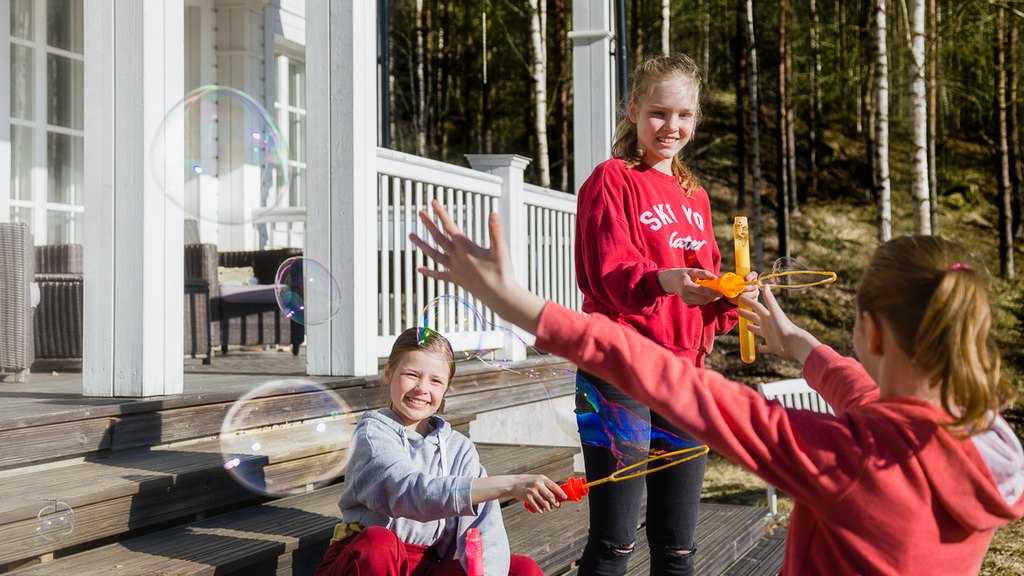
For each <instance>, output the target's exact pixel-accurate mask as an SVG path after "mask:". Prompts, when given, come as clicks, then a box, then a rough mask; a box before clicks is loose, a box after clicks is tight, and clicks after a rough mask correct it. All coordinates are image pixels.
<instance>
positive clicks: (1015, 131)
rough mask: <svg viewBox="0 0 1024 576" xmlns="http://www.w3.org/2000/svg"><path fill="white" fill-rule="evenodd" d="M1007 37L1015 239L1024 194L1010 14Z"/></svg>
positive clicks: (1014, 25) (1015, 25)
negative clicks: (1008, 36) (1008, 34)
mask: <svg viewBox="0 0 1024 576" xmlns="http://www.w3.org/2000/svg"><path fill="white" fill-rule="evenodd" d="M1009 27H1010V31H1009V32H1010V38H1009V41H1008V42H1007V46H1008V49H1007V61H1006V64H1007V66H1006V86H1007V95H1006V99H1007V102H1006V106H1007V116H1006V120H1007V127H1006V129H1007V134H1006V137H1007V142H1006V145H1007V149H1008V151H1009V158H1010V188H1011V199H1012V204H1011V208H1012V210H1011V213H1012V214H1011V219H1010V220H1011V223H1012V224H1011V227H1012V231H1013V232H1012V233H1013V236H1014V238H1016V237H1018V235H1019V234H1020V232H1021V210H1022V209H1024V191H1022V190H1021V180H1022V179H1024V174H1021V170H1022V168H1024V167H1022V166H1021V156H1020V125H1019V120H1020V117H1019V110H1020V109H1019V107H1018V105H1019V96H1018V94H1019V90H1018V87H1017V84H1018V81H1019V78H1020V70H1019V69H1018V66H1019V65H1020V44H1019V42H1020V27H1019V18H1018V17H1014V16H1012V15H1011V18H1010V21H1009Z"/></svg>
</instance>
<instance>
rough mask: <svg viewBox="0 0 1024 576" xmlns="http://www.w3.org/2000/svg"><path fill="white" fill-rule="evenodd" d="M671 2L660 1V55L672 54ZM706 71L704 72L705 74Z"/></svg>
mask: <svg viewBox="0 0 1024 576" xmlns="http://www.w3.org/2000/svg"><path fill="white" fill-rule="evenodd" d="M671 4H672V2H671V0H661V54H662V55H663V56H668V55H669V54H670V53H671V52H672V45H671V44H672V42H671V36H670V34H669V32H671V28H670V26H669V24H670V23H671V22H672V10H671ZM706 73H707V71H706V70H705V74H706Z"/></svg>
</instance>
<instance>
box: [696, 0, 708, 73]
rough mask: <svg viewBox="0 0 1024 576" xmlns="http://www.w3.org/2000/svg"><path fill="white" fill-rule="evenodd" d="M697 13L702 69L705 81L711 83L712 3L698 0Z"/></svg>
mask: <svg viewBox="0 0 1024 576" xmlns="http://www.w3.org/2000/svg"><path fill="white" fill-rule="evenodd" d="M697 13H698V14H700V29H701V34H700V69H701V70H703V71H704V80H705V81H706V82H708V83H709V84H710V83H711V3H710V2H708V1H707V0H698V2H697Z"/></svg>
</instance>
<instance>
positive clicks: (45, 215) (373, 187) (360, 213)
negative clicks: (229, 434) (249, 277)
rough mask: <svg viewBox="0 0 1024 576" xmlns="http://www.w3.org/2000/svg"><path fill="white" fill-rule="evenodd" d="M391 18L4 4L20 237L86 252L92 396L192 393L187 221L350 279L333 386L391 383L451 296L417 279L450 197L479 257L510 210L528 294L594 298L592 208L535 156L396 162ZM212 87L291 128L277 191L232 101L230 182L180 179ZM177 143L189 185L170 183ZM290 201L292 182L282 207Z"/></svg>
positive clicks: (9, 166) (313, 334)
mask: <svg viewBox="0 0 1024 576" xmlns="http://www.w3.org/2000/svg"><path fill="white" fill-rule="evenodd" d="M609 3H610V0H574V4H573V14H574V22H573V28H574V30H573V32H571V33H570V37H571V38H572V40H573V50H574V55H573V59H574V75H575V78H576V84H575V94H574V103H575V114H576V125H577V126H587V127H588V128H589V129H590V130H591V133H590V134H588V136H587V137H585V138H582V137H579V136H577V137H576V138H575V141H576V149H575V162H576V169H575V173H576V174H577V178H582V177H584V176H585V175H586V174H587V173H588V172H589V169H590V168H591V167H592V166H593V165H595V164H597V162H599V161H600V160H602V159H604V158H605V157H607V154H608V150H609V149H610V135H611V130H612V127H613V126H612V121H613V119H614V102H613V100H612V97H611V86H612V78H611V74H612V66H611V63H612V60H611V58H612V55H611V49H612V42H611V37H612V33H611V30H612V26H611V17H610V15H611V8H610V5H609ZM376 18H377V7H376V2H371V1H369V0H366V1H362V0H342V1H337V0H335V1H329V0H306V1H303V0H146V1H141V0H0V84H2V85H3V86H6V87H7V89H0V182H2V183H9V185H7V186H2V185H0V221H6V220H12V221H22V222H28V223H29V224H30V225H31V228H32V231H33V234H34V238H35V242H36V243H37V244H48V243H82V244H84V247H85V261H86V265H85V280H84V286H85V288H84V292H85V351H84V359H83V360H84V367H83V380H84V390H83V392H84V393H85V394H86V395H92V396H153V395H161V394H173V393H178V392H180V391H181V390H182V379H183V375H182V373H183V369H182V355H183V353H182V333H181V331H182V321H181V318H182V298H181V289H180V286H181V285H182V281H183V279H182V250H181V246H182V241H183V239H182V234H183V233H182V228H183V225H182V222H183V219H184V218H183V216H186V215H192V216H198V219H199V221H200V236H201V238H202V240H203V241H204V242H212V243H216V244H217V245H218V246H219V247H220V248H221V249H226V250H231V249H258V248H263V247H268V246H284V245H288V246H297V247H301V248H303V249H304V251H305V255H306V256H308V257H310V258H314V259H316V260H318V261H320V262H322V263H324V264H325V265H326V266H327V267H328V268H329V269H330V271H331V272H332V274H333V275H334V277H335V278H336V279H337V280H338V282H339V284H340V286H341V292H342V294H343V295H344V299H343V302H342V306H343V309H342V311H341V313H340V314H338V315H337V316H336V317H334V318H333V319H332V320H331V321H329V322H327V323H325V324H323V325H319V326H310V327H309V329H308V332H307V371H308V373H309V374H311V375H312V374H316V375H346V374H347V375H361V374H368V373H372V372H374V371H376V369H377V358H378V356H379V355H380V354H381V350H386V348H387V347H389V346H390V341H391V339H393V337H394V334H395V333H396V332H395V329H396V328H397V327H399V326H400V325H401V323H402V322H406V321H409V320H410V318H412V317H414V316H413V315H412V314H411V312H410V311H414V310H418V308H416V306H420V307H422V303H423V302H424V300H427V301H429V298H430V297H432V296H436V295H440V294H442V293H444V292H443V289H442V287H438V286H434V285H433V284H431V283H429V282H428V283H427V284H426V285H424V283H423V280H422V279H419V280H415V281H413V280H407V281H405V282H406V285H404V286H402V285H399V284H400V283H398V282H396V281H395V279H397V278H399V277H402V278H409V277H411V276H413V275H412V274H409V273H406V272H405V271H406V270H411V269H412V267H413V266H414V265H415V264H416V262H417V261H416V260H415V258H414V256H413V255H411V250H410V249H409V247H408V246H407V245H406V244H407V243H406V242H405V241H404V233H405V232H406V231H408V230H411V229H413V228H414V227H415V226H416V224H415V219H414V218H413V217H412V216H413V214H414V212H415V210H416V208H417V207H419V206H421V205H423V203H426V202H428V201H429V199H431V198H441V199H443V200H444V201H445V202H448V203H449V204H452V205H457V206H460V207H461V208H459V210H460V214H462V218H463V222H464V224H465V225H466V226H468V227H469V228H470V230H471V231H472V232H473V233H474V234H475V235H476V236H477V237H479V238H483V237H484V235H485V234H486V233H485V231H484V229H483V227H482V226H481V223H482V221H483V218H484V217H485V216H486V213H487V212H488V211H491V210H496V211H499V212H502V213H503V215H504V216H505V218H506V219H507V220H509V226H508V234H509V236H510V239H511V240H512V241H511V242H510V244H511V245H512V246H513V253H514V256H515V258H516V263H517V272H518V273H519V274H520V275H521V276H522V277H523V280H524V282H528V283H529V285H530V287H531V288H532V289H535V290H537V291H540V292H542V293H544V294H545V295H546V296H548V297H552V298H558V299H560V300H564V301H567V302H570V303H571V301H572V298H575V283H574V281H573V280H572V277H571V276H570V274H571V265H569V263H571V236H572V227H571V224H572V217H573V215H574V213H575V208H574V200H573V199H572V197H571V196H569V195H564V194H560V193H556V192H553V191H547V190H543V189H539V188H536V187H532V186H529V185H523V184H522V169H523V167H524V166H525V165H526V164H525V162H528V159H525V158H522V157H518V156H515V155H511V154H509V155H501V156H491V157H474V158H471V159H470V161H471V164H472V165H473V166H474V168H477V169H478V170H467V169H464V168H459V167H455V166H447V165H443V164H440V163H437V162H433V161H429V160H426V159H418V158H414V157H411V156H408V155H404V154H399V153H395V152H391V151H388V150H383V149H378V147H377V146H376V142H377V118H378V104H377V103H378V97H377V81H376V79H377V70H376V44H377V43H376V30H377V26H376ZM206 85H217V86H220V87H225V88H231V89H236V90H237V91H240V92H241V93H244V94H246V95H248V96H250V97H251V98H253V99H254V100H256V101H258V102H259V103H260V104H262V105H263V107H265V109H266V110H267V111H269V113H270V114H271V115H272V116H273V117H274V120H275V121H276V123H277V125H278V126H279V127H280V132H281V135H282V137H283V142H282V146H281V148H282V149H284V148H285V147H286V148H287V150H288V154H287V156H284V157H282V158H280V159H279V161H278V162H275V163H274V166H273V168H274V173H273V174H271V176H270V177H269V178H272V179H268V174H267V170H266V166H261V165H259V164H260V161H258V160H254V159H253V156H252V155H246V154H233V153H231V151H230V150H228V149H227V148H226V146H228V144H227V141H228V140H230V138H225V137H224V133H225V132H227V131H229V130H231V125H230V122H231V121H232V117H231V115H230V113H229V112H230V111H226V110H224V105H223V102H220V103H215V104H214V106H219V107H220V110H219V112H218V113H215V114H214V116H217V120H216V122H212V121H211V122H210V123H209V125H204V126H200V127H198V129H199V130H203V131H204V134H205V135H212V137H210V138H207V139H204V140H203V142H207V144H204V145H202V146H201V147H200V148H201V149H200V150H199V151H198V153H199V154H201V155H202V156H203V158H204V160H203V161H204V162H208V163H209V164H210V165H211V166H212V167H213V168H212V169H203V170H200V169H198V168H197V169H196V170H195V171H190V172H189V173H187V174H186V171H185V170H181V169H180V167H182V166H184V165H185V161H186V158H185V154H186V152H185V150H184V148H185V141H186V134H189V137H188V138H189V140H190V141H191V139H192V138H194V132H192V131H194V130H196V129H197V128H196V127H195V126H192V127H186V126H185V125H184V122H183V121H176V120H175V119H174V116H173V114H171V113H172V112H173V111H174V110H175V107H176V105H179V104H180V102H181V100H182V98H183V97H184V95H185V94H187V93H189V92H190V91H192V90H193V89H196V88H198V87H201V86H206ZM186 130H189V131H190V132H186ZM218 131H219V132H218ZM155 142H159V147H158V149H159V150H160V153H159V154H158V155H157V158H156V161H157V162H160V163H163V164H164V165H166V166H170V167H175V169H171V170H167V171H166V172H162V173H161V174H160V176H159V177H157V176H155V175H154V167H153V165H154V158H153V149H154V143H155ZM509 152H514V151H509ZM189 153H190V154H192V153H194V151H190V152H189ZM158 171H159V170H158ZM277 172H283V173H284V174H283V175H282V174H277ZM282 176H285V177H282ZM268 182H271V184H268ZM274 182H286V184H284V185H282V186H281V190H280V192H281V193H280V194H269V195H268V194H266V191H267V188H268V186H271V187H273V186H275V184H274ZM578 184H579V183H577V185H578ZM268 197H269V198H270V199H271V201H268ZM368 278H369V279H373V278H378V279H381V280H380V281H379V282H377V283H374V282H373V281H372V280H370V281H367V279H368ZM388 278H391V279H392V280H391V281H388V280H387V279H388ZM410 282H411V283H410ZM382 285H383V286H388V287H390V288H386V289H385V292H387V291H388V290H390V293H382V292H381V286H382ZM313 304H315V303H313ZM492 318H493V317H492ZM494 321H495V322H499V323H500V319H494Z"/></svg>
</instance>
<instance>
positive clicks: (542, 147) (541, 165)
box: [530, 0, 551, 188]
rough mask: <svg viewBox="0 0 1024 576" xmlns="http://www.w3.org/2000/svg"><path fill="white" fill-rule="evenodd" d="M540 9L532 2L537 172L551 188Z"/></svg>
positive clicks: (531, 35)
mask: <svg viewBox="0 0 1024 576" xmlns="http://www.w3.org/2000/svg"><path fill="white" fill-rule="evenodd" d="M540 20H541V18H540V9H539V7H538V3H537V0H530V48H531V58H532V60H533V104H534V116H535V118H534V130H535V131H536V134H535V136H536V138H537V171H538V175H539V176H540V185H541V186H543V187H544V188H550V187H551V168H550V165H549V163H548V91H547V71H546V69H545V67H544V45H543V43H542V42H541V35H542V33H541V29H540Z"/></svg>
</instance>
